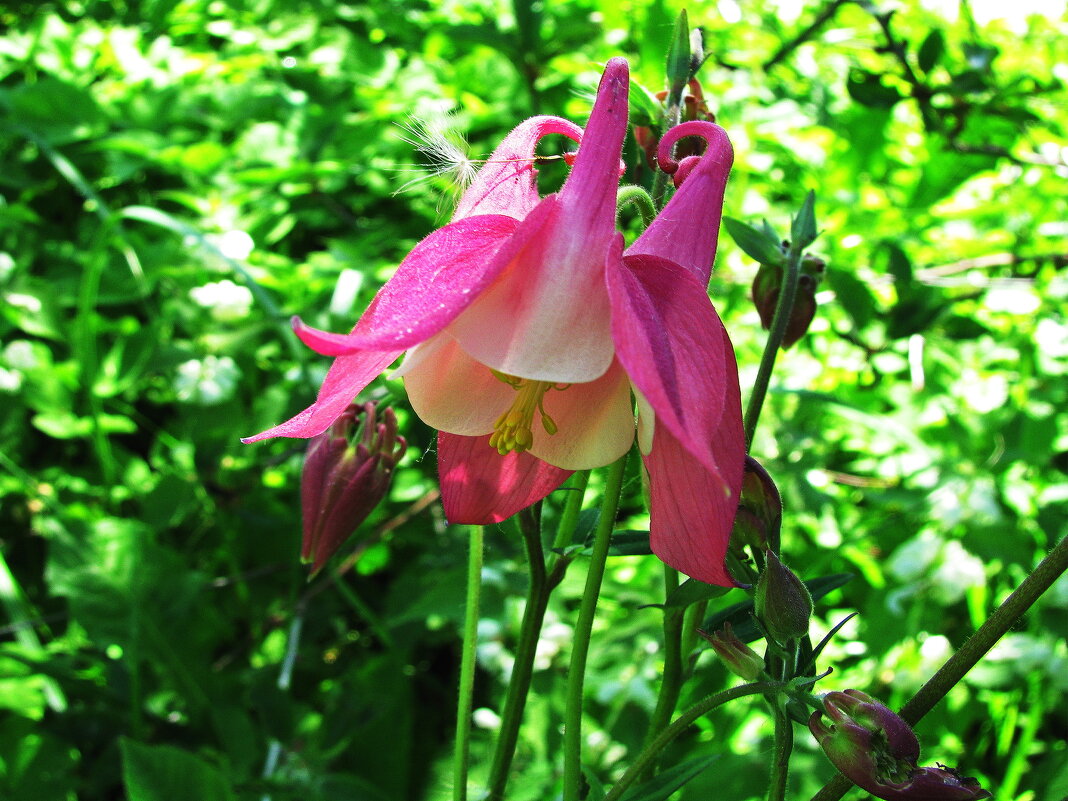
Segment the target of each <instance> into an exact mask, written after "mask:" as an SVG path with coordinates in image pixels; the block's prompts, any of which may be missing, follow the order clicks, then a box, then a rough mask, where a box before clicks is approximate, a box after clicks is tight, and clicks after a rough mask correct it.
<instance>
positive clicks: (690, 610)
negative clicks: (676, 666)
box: [682, 601, 708, 679]
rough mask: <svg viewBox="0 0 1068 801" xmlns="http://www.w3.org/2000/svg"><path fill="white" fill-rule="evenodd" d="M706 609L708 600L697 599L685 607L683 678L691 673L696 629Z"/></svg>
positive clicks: (694, 661)
mask: <svg viewBox="0 0 1068 801" xmlns="http://www.w3.org/2000/svg"><path fill="white" fill-rule="evenodd" d="M707 611H708V601H699V602H698V603H695V604H690V605H689V606H688V607H686V616H685V618H683V621H682V658H683V663H684V666H685V671H684V673H683V678H684V679H686V678H689V677H690V675H691V674H692V673H693V668H694V664H695V663H696V660H695V659H694V656H695V655H694V649H695V648H696V647H697V629H699V628H700V627H701V624H703V623H704V622H705V612H707Z"/></svg>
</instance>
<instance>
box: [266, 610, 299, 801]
mask: <svg viewBox="0 0 1068 801" xmlns="http://www.w3.org/2000/svg"><path fill="white" fill-rule="evenodd" d="M307 611H308V602H307V600H306V599H305V598H301V599H300V600H299V601H297V604H296V606H295V607H294V609H293V619H292V620H291V621H290V623H289V632H288V633H287V634H286V652H285V656H283V657H282V667H281V669H280V670H279V671H278V685H277V686H278V689H279V690H281V691H282V692H285V691H286V690H288V689H289V685H290V683H291V682H292V680H293V666H294V665H295V664H296V663H297V651H298V650H299V648H300V635H301V632H302V631H303V629H304V616H305V614H307ZM281 756H282V744H281V743H280V742H279V741H278V740H275V739H272V740H271V744H270V746H268V749H267V759H266V760H265V762H264V765H263V778H264V779H270V778H271V777H272V776H273V775H274V772H275V770H277V768H278V760H279V758H280V757H281ZM260 801H271V794H270V793H264V794H263V795H262V796H260Z"/></svg>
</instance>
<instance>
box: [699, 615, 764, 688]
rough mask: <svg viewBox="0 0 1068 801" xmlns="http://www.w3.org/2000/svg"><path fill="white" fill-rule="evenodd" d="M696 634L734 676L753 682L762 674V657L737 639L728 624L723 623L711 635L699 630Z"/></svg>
mask: <svg viewBox="0 0 1068 801" xmlns="http://www.w3.org/2000/svg"><path fill="white" fill-rule="evenodd" d="M697 633H698V634H700V635H701V636H702V637H704V638H705V639H706V640H708V642H709V644H710V645H711V646H712V650H714V651H715V652H716V654H717V655H718V656H719V658H720V659H722V660H723V664H724V665H726V666H727V670H729V671H730V672H731V673H733V674H734V675H735V676H739V677H741V678H743V679H745V680H746V681H755V680H756V679H757V678H759V677H760V675H761V674H762V673H763V672H764V657H762V656H761V655H760V654H758V653H757V652H756V651H754V650H753V649H752V648H750V647H749V646H748V645H746V644H745V643H744V642H742V641H741V640H740V639H738V635H737V634H735V633H734V629H732V628H731V624H730V623H724V624H723V628H722V629H720V630H719V631H717V632H714V633H713V634H709V633H708V632H705V631H701V630H700V629H698V630H697Z"/></svg>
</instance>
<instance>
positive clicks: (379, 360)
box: [241, 351, 401, 442]
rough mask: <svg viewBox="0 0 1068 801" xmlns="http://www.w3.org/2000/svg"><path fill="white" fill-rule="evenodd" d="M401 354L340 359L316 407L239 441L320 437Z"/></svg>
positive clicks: (366, 353) (375, 353)
mask: <svg viewBox="0 0 1068 801" xmlns="http://www.w3.org/2000/svg"><path fill="white" fill-rule="evenodd" d="M400 354H401V351H364V352H363V353H355V354H351V355H348V356H339V357H338V358H337V359H335V360H334V363H333V364H332V365H331V366H330V371H329V372H328V373H327V374H326V380H325V381H323V385H322V386H321V387H320V388H319V395H318V397H317V398H316V400H315V403H313V404H312V405H311V406H309V407H308V408H307V409H305V410H304V411H303V412H301V413H300V414H298V415H296V416H295V417H293V418H291V419H289V420H287V421H286V422H284V423H282V424H280V425H277V426H275V427H274V428H270V429H268V430H267V431H264V432H263V433H262V434H256V435H255V436H253V437H246V438H244V439H242V440H241V441H242V442H258V441H259V440H261V439H267V438H269V437H314V436H317V435H319V434H322V433H323V432H324V431H326V429H327V428H329V427H330V425H331V424H332V423H333V422H334V421H335V420H336V419H337V418H338V417H340V416H341V413H342V412H343V411H345V408H346V407H347V406H348V405H349V404H350V403H352V400H353V399H354V398H355V397H356V395H358V394H359V393H360V391H361V390H363V388H364V387H366V386H367V385H368V384H370V383H371V382H372V381H373V380H374V379H375V378H376V377H377V376H378V375H379V374H381V372H382V371H383V370H385V369H386V368H387V367H389V365H391V364H392V363H393V362H394V361H396V359H397V357H398V356H400Z"/></svg>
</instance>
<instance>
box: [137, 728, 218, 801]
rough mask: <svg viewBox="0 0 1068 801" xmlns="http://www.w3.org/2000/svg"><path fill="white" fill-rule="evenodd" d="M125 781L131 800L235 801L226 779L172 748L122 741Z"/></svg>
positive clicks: (196, 759) (202, 761)
mask: <svg viewBox="0 0 1068 801" xmlns="http://www.w3.org/2000/svg"><path fill="white" fill-rule="evenodd" d="M120 748H121V750H122V778H123V783H124V784H125V786H126V797H127V798H128V799H129V801H174V799H176V798H195V799H196V800H197V801H234V798H235V796H234V794H233V793H232V792H231V791H230V785H229V783H228V782H227V781H226V779H225V777H224V776H223V775H222V773H220V772H219V771H218V770H217V769H216V768H215V767H213V766H212V765H210V764H208V763H207V762H205V761H204V760H202V759H200V758H199V757H196V756H194V755H193V754H190V753H188V752H186V751H183V750H182V749H180V748H174V747H173V746H170V745H144V744H143V743H138V742H135V741H134V740H130V739H129V738H126V737H124V738H122V740H121V741H120Z"/></svg>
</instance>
